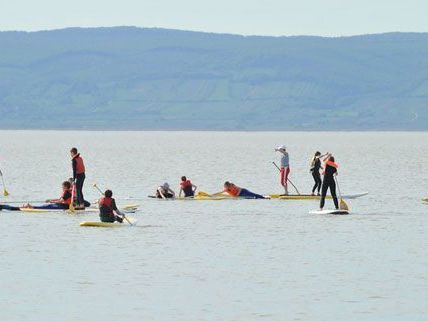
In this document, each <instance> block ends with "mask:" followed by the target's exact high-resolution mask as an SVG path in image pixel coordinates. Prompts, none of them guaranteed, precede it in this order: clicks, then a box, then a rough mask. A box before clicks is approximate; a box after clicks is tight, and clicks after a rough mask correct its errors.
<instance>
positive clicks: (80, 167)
mask: <svg viewBox="0 0 428 321" xmlns="http://www.w3.org/2000/svg"><path fill="white" fill-rule="evenodd" d="M73 160H75V161H76V174H83V173H84V172H85V164H84V163H83V158H82V157H80V154H77V155H76V156H74V158H73Z"/></svg>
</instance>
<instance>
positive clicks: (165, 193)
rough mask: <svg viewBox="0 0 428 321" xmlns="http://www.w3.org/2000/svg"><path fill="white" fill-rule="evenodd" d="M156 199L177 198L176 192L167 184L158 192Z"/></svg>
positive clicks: (159, 188) (160, 187)
mask: <svg viewBox="0 0 428 321" xmlns="http://www.w3.org/2000/svg"><path fill="white" fill-rule="evenodd" d="M156 197H157V198H162V199H167V198H175V192H174V191H173V190H172V189H171V188H170V187H169V184H168V183H166V182H165V183H163V185H162V186H159V187H158V189H157V190H156Z"/></svg>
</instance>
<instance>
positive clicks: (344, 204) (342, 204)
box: [334, 176, 348, 210]
mask: <svg viewBox="0 0 428 321" xmlns="http://www.w3.org/2000/svg"><path fill="white" fill-rule="evenodd" d="M334 179H335V180H336V185H337V190H338V192H339V199H340V204H339V208H340V209H341V210H348V204H346V202H345V200H344V199H343V198H342V192H341V191H340V186H339V181H338V180H337V176H334ZM342 207H344V208H342Z"/></svg>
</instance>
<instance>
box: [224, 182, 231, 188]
mask: <svg viewBox="0 0 428 321" xmlns="http://www.w3.org/2000/svg"><path fill="white" fill-rule="evenodd" d="M232 185H233V184H232V183H231V182H229V181H226V182H224V187H231V186H232Z"/></svg>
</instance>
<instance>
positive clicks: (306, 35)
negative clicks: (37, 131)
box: [0, 25, 428, 38]
mask: <svg viewBox="0 0 428 321" xmlns="http://www.w3.org/2000/svg"><path fill="white" fill-rule="evenodd" d="M118 28H129V29H131V28H134V29H141V30H168V31H180V32H189V33H204V34H215V35H228V36H237V37H266V38H293V37H315V38H351V37H363V36H376V35H385V34H426V33H428V31H383V32H374V33H361V34H349V35H339V34H338V35H319V34H295V35H266V34H240V33H231V32H215V31H203V30H190V29H180V28H165V27H141V26H135V25H115V26H68V27H59V28H46V29H34V30H18V29H10V30H0V33H7V32H11V33H13V32H16V33H28V34H32V33H43V32H55V31H64V30H72V29H82V30H84V29H118Z"/></svg>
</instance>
